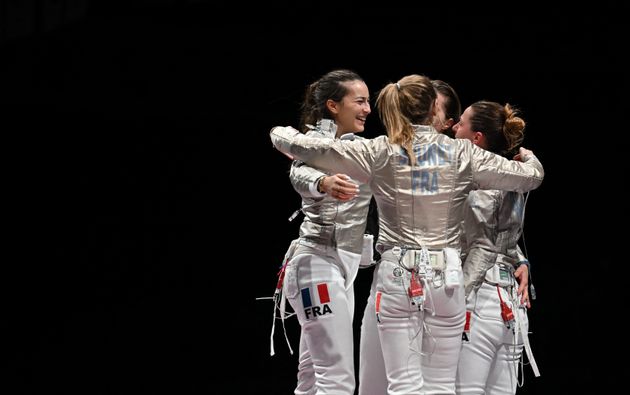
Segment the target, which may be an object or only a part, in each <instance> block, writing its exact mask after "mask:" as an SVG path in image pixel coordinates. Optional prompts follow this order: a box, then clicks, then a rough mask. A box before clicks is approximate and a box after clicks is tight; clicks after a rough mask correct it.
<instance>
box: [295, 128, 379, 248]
mask: <svg viewBox="0 0 630 395" xmlns="http://www.w3.org/2000/svg"><path fill="white" fill-rule="evenodd" d="M336 132H337V126H336V125H335V123H334V122H333V121H332V120H328V119H322V120H321V121H319V122H318V123H317V126H316V127H314V128H312V129H311V130H310V131H309V132H307V133H306V136H310V137H313V138H320V139H321V138H332V139H334V137H335V135H336ZM359 139H363V138H362V137H359V136H356V135H354V134H351V133H349V134H344V135H343V136H341V140H344V141H352V140H359ZM325 175H327V174H326V173H323V172H321V171H320V170H317V169H313V168H311V167H309V166H306V165H305V164H304V162H302V161H294V162H293V164H292V166H291V173H290V178H291V183H292V184H293V188H294V189H295V190H296V191H297V192H298V193H299V194H300V195H301V196H302V212H303V213H304V220H303V221H302V225H301V226H300V239H301V240H308V241H311V242H313V243H317V244H320V245H324V246H330V247H335V248H339V249H342V250H345V251H350V252H353V253H356V254H361V251H362V248H363V233H364V232H365V226H366V218H367V212H368V208H369V205H370V199H371V197H372V191H371V190H370V187H369V185H368V184H366V183H362V184H361V185H360V186H359V194H358V195H357V196H356V197H355V198H354V199H351V200H349V201H347V202H342V201H340V200H337V199H335V198H332V197H330V196H329V195H324V196H314V195H313V194H312V193H311V190H310V188H311V186H312V185H313V184H314V183H315V182H316V181H317V180H318V179H319V178H320V177H321V176H325ZM297 248H298V251H297V252H299V250H300V249H301V247H300V246H298V247H297ZM297 252H296V253H297Z"/></svg>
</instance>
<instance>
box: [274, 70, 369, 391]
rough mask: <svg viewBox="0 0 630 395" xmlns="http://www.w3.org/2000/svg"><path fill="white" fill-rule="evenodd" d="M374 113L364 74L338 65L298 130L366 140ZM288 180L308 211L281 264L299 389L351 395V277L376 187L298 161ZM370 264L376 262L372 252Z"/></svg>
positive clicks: (309, 96)
mask: <svg viewBox="0 0 630 395" xmlns="http://www.w3.org/2000/svg"><path fill="white" fill-rule="evenodd" d="M370 112H371V108H370V102H369V90H368V87H367V85H366V84H365V82H364V81H363V79H362V78H361V77H359V75H358V74H356V73H355V72H353V71H350V70H334V71H331V72H329V73H327V74H325V75H324V76H322V77H321V78H320V79H318V80H317V81H315V82H313V83H312V84H310V85H309V86H308V88H307V89H306V94H305V98H304V103H303V105H302V116H301V129H302V131H303V132H304V133H305V134H306V136H308V137H309V138H315V139H318V140H319V139H323V138H327V139H335V140H340V139H341V140H344V141H345V140H364V139H362V138H360V137H358V136H356V135H354V134H353V133H358V132H362V131H363V130H364V129H365V120H366V118H367V116H368V115H369V114H370ZM291 182H292V184H293V187H294V188H295V190H296V191H297V192H298V193H299V194H300V195H301V197H302V207H301V209H300V211H301V212H303V213H304V220H303V221H302V225H301V226H300V237H299V238H298V239H296V240H294V241H293V242H292V243H291V246H290V247H289V251H288V252H287V254H286V259H285V262H286V266H285V268H283V270H284V272H283V275H284V287H283V293H284V296H285V297H286V298H287V299H288V300H289V303H290V304H291V307H292V308H293V310H294V311H295V312H296V314H297V317H298V320H299V322H300V326H301V335H300V353H299V366H298V383H297V388H296V393H309V394H310V393H315V392H317V393H336V394H347V395H352V394H354V387H355V378H354V342H353V328H352V319H353V315H354V288H353V282H354V279H355V277H356V275H357V272H358V269H359V265H360V263H361V260H362V252H363V250H364V247H363V245H364V243H365V244H367V248H366V249H365V250H366V251H368V252H369V253H371V252H372V238H371V237H364V231H365V227H366V218H367V213H368V209H369V202H370V198H371V196H372V192H371V190H370V188H369V186H368V185H367V184H363V185H361V186H357V185H356V184H355V183H354V182H353V181H352V180H350V179H349V178H348V177H347V176H346V175H344V174H333V175H328V174H326V173H324V172H321V171H319V170H316V169H313V168H311V167H308V166H306V165H305V164H304V163H303V162H301V161H295V162H293V164H292V166H291ZM327 194H328V195H327ZM366 261H367V263H368V264H369V263H371V254H368V257H367V258H366ZM272 352H273V351H272ZM329 391H330V392H329Z"/></svg>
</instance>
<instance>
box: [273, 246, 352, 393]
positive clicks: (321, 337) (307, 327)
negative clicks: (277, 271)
mask: <svg viewBox="0 0 630 395" xmlns="http://www.w3.org/2000/svg"><path fill="white" fill-rule="evenodd" d="M283 291H284V292H285V295H286V296H287V299H288V300H289V303H290V304H291V307H292V308H293V310H294V311H295V312H296V313H297V317H298V320H299V322H300V325H301V327H302V330H301V338H300V355H299V365H298V370H299V372H298V384H297V387H296V390H295V394H296V395H307V394H308V395H353V394H354V385H355V382H354V355H353V340H352V317H353V314H354V291H353V288H352V287H350V288H349V289H348V290H346V289H345V278H344V276H343V274H342V272H341V271H340V269H339V267H338V266H337V264H336V262H335V260H334V258H331V257H326V256H318V255H311V254H300V255H297V256H295V257H294V258H293V259H292V260H291V261H290V262H289V264H288V265H287V268H286V272H285V282H284V289H283ZM313 386H314V387H313Z"/></svg>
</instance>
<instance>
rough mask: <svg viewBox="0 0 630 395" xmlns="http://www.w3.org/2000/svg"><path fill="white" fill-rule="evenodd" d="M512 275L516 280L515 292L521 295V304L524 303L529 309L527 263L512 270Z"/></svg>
mask: <svg viewBox="0 0 630 395" xmlns="http://www.w3.org/2000/svg"><path fill="white" fill-rule="evenodd" d="M514 277H516V281H518V291H516V294H517V295H519V296H520V297H521V304H524V305H526V306H527V308H528V309H529V308H530V307H532V305H531V303H530V302H529V287H528V285H529V267H528V266H527V265H521V266H519V267H518V269H516V271H515V272H514Z"/></svg>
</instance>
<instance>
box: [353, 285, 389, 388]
mask: <svg viewBox="0 0 630 395" xmlns="http://www.w3.org/2000/svg"><path fill="white" fill-rule="evenodd" d="M375 274H376V273H375ZM375 278H376V275H375ZM373 285H374V284H373ZM375 294H376V290H375V288H374V286H372V289H371V290H370V297H369V298H368V302H367V305H366V306H365V311H364V312H363V321H362V322H361V342H360V343H359V344H360V351H359V395H385V394H387V375H386V374H385V362H384V361H383V351H382V350H381V341H380V339H379V335H378V327H377V321H376V304H375V298H376V295H375Z"/></svg>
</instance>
